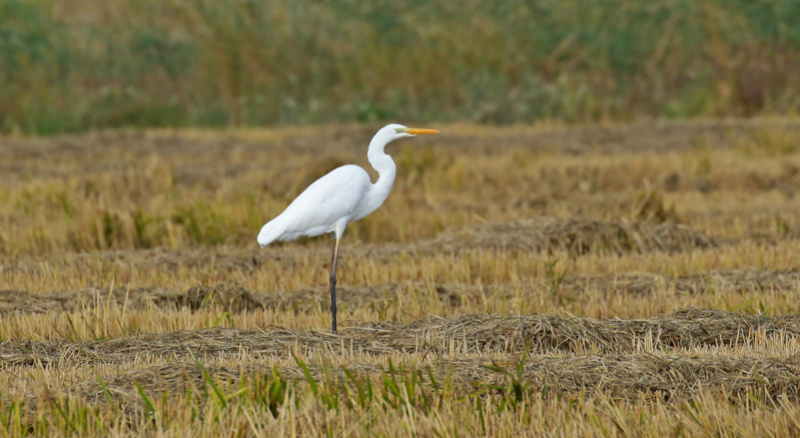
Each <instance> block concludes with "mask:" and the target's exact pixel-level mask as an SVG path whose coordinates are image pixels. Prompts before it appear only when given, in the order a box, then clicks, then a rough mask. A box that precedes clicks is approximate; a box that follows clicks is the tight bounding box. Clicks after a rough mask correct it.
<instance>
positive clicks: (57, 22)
mask: <svg viewBox="0 0 800 438" xmlns="http://www.w3.org/2000/svg"><path fill="white" fill-rule="evenodd" d="M798 71H800V2H799V1H797V0H770V1H759V2H756V1H751V0H705V1H702V2H698V1H695V0H659V1H641V0H606V1H602V2H590V1H582V0H505V1H474V0H451V1H448V2H427V1H420V0H405V1H398V0H338V1H332V2H319V1H311V0H265V1H244V0H109V1H103V2H98V1H94V0H69V1H67V0H0V131H1V132H22V133H29V134H52V133H58V132H65V131H76V130H85V129H97V128H106V127H123V126H127V127H150V126H187V125H191V126H205V127H218V126H257V125H265V124H286V123H302V124H306V123H324V122H336V121H377V120H384V119H396V120H404V121H414V120H422V119H424V120H427V121H432V120H438V121H450V120H464V119H466V120H472V121H480V122H489V123H513V122H527V121H532V120H535V119H538V118H548V119H558V120H563V121H566V122H584V121H596V120H605V119H614V120H627V119H631V118H634V117H640V116H646V117H694V116H749V115H754V114H796V113H797V112H798V109H800V75H799V74H798Z"/></svg>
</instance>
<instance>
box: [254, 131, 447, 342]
mask: <svg viewBox="0 0 800 438" xmlns="http://www.w3.org/2000/svg"><path fill="white" fill-rule="evenodd" d="M438 132H439V131H436V130H433V129H418V128H407V127H405V126H403V125H398V124H390V125H386V126H384V127H383V128H381V129H380V130H379V131H378V132H377V134H375V137H373V138H372V141H371V142H370V144H369V150H368V151H367V158H368V159H369V163H370V164H371V165H372V167H373V168H375V170H376V171H377V172H378V181H376V182H375V184H373V183H372V181H371V180H370V177H369V174H368V173H367V171H366V170H364V169H362V168H360V167H358V166H356V165H352V164H350V165H346V166H342V167H339V168H336V169H334V170H332V171H331V172H330V173H328V174H327V175H325V176H323V177H322V178H320V179H318V180H316V181H315V182H314V183H313V184H311V185H310V186H308V188H307V189H305V190H304V191H303V193H301V194H300V196H298V197H297V198H296V199H295V200H294V201H292V203H291V204H289V206H288V207H286V210H284V211H283V213H281V214H280V215H279V216H278V217H276V218H275V219H273V220H271V221H269V222H268V223H267V224H266V225H264V226H263V227H262V228H261V231H260V232H259V233H258V244H259V245H261V247H262V248H263V247H265V246H267V245H269V244H270V243H272V242H274V241H276V240H294V239H296V238H298V237H301V236H318V235H320V234H326V233H334V235H335V237H336V240H335V241H334V245H333V254H332V259H331V276H330V287H331V312H332V315H333V332H334V333H335V332H336V264H337V261H338V253H339V241H340V239H341V237H342V234H343V233H344V229H345V227H347V224H348V223H350V222H352V221H356V220H359V219H361V218H363V217H364V216H366V215H368V214H370V213H372V212H373V211H375V210H377V209H378V207H380V206H381V204H383V202H384V201H385V200H386V197H387V196H389V192H390V191H391V190H392V184H394V178H395V175H396V173H397V167H396V166H395V164H394V161H393V160H392V157H390V156H389V155H386V153H385V152H384V147H385V146H386V145H387V144H388V143H389V142H391V141H393V140H396V139H398V138H403V137H413V136H414V135H417V134H435V133H438Z"/></svg>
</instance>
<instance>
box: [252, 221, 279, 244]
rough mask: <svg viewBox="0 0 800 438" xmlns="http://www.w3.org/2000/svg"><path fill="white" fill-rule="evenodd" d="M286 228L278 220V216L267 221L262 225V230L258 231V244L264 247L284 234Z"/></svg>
mask: <svg viewBox="0 0 800 438" xmlns="http://www.w3.org/2000/svg"><path fill="white" fill-rule="evenodd" d="M284 228H285V227H284V226H282V224H281V223H280V221H278V218H275V219H273V220H271V221H269V222H267V224H266V225H264V226H263V227H261V231H259V232H258V244H259V245H260V246H261V247H262V248H264V247H265V246H267V245H269V244H270V243H272V242H274V241H275V240H277V239H278V238H279V237H280V236H281V234H283V232H284V231H285V230H284Z"/></svg>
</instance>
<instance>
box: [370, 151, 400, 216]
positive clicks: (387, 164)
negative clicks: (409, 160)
mask: <svg viewBox="0 0 800 438" xmlns="http://www.w3.org/2000/svg"><path fill="white" fill-rule="evenodd" d="M387 143H388V141H387V140H386V139H384V138H379V137H375V138H373V139H372V141H371V142H370V144H369V151H368V152H367V159H369V164H371V165H372V167H373V168H375V170H377V171H378V181H376V182H375V184H373V185H372V188H371V189H370V191H369V197H370V204H372V203H373V202H374V203H376V204H375V206H374V208H378V207H379V206H380V205H381V204H383V201H385V200H386V197H387V196H389V192H390V191H391V190H392V184H394V177H395V175H397V166H396V165H395V164H394V160H392V157H390V156H389V155H387V154H386V152H384V151H383V149H384V147H386V144H387ZM371 211H374V209H372V210H371Z"/></svg>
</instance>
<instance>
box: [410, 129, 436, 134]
mask: <svg viewBox="0 0 800 438" xmlns="http://www.w3.org/2000/svg"><path fill="white" fill-rule="evenodd" d="M406 132H407V133H409V134H413V135H418V134H438V133H439V131H437V130H435V129H420V128H408V129H407V130H406Z"/></svg>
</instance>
